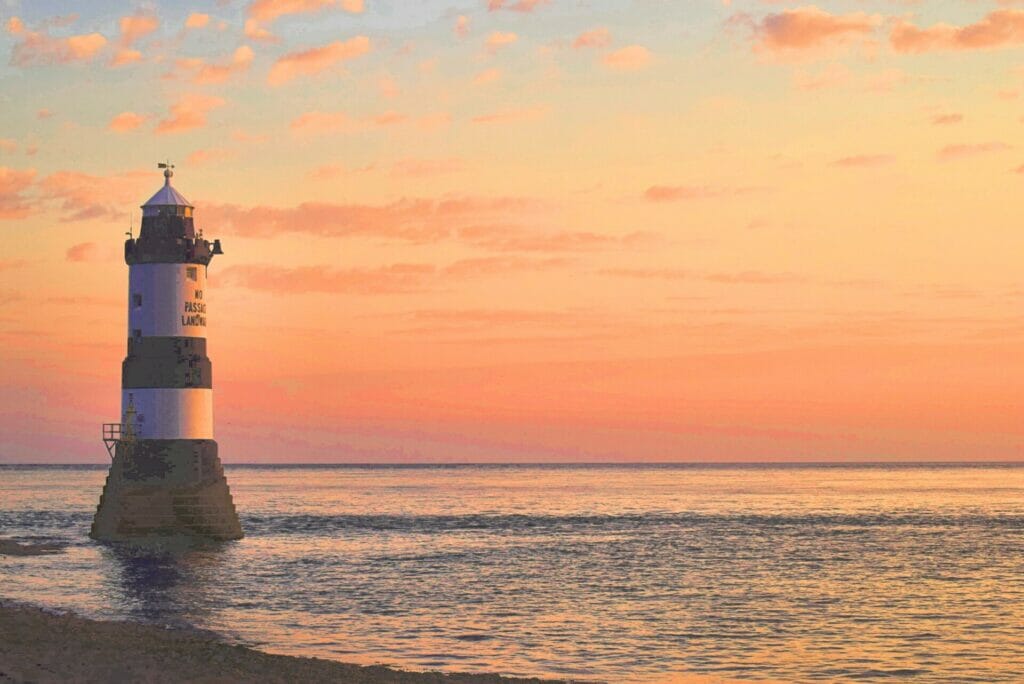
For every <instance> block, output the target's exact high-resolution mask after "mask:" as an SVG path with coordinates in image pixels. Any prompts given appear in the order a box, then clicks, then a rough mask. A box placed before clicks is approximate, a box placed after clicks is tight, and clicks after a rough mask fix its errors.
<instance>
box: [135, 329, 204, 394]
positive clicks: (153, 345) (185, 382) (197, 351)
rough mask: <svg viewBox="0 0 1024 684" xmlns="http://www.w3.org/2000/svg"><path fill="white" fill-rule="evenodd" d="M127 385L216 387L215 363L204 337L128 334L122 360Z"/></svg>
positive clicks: (157, 387)
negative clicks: (211, 361)
mask: <svg viewBox="0 0 1024 684" xmlns="http://www.w3.org/2000/svg"><path fill="white" fill-rule="evenodd" d="M121 387H122V388H124V389H144V388H155V389H184V388H189V387H194V388H200V389H212V388H213V365H212V364H211V363H210V359H209V358H207V356H206V338H203V337H134V338H128V356H127V357H125V360H124V362H123V363H122V364H121Z"/></svg>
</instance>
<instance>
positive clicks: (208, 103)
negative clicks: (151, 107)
mask: <svg viewBox="0 0 1024 684" xmlns="http://www.w3.org/2000/svg"><path fill="white" fill-rule="evenodd" d="M222 106H224V100H223V99H221V98H219V97H214V96H213V95H202V94H198V93H186V94H185V95H182V96H181V97H180V98H178V101H177V102H175V103H174V104H173V105H171V112H170V114H169V115H168V116H167V118H165V119H162V120H161V121H160V122H159V123H158V124H157V125H156V132H157V133H158V134H165V133H183V132H185V131H190V130H194V129H197V128H203V127H204V126H206V119H207V116H208V115H209V113H210V112H211V111H213V110H214V109H217V108H218V107H222Z"/></svg>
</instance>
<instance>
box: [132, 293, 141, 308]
mask: <svg viewBox="0 0 1024 684" xmlns="http://www.w3.org/2000/svg"><path fill="white" fill-rule="evenodd" d="M132 305H133V306H135V307H136V308H137V307H140V306H142V295H140V294H139V293H138V292H136V293H135V294H133V295H132Z"/></svg>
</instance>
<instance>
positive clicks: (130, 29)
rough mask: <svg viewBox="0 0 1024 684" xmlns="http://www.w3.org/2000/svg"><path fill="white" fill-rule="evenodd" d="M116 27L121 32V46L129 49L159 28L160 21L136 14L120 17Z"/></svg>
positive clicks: (148, 15)
mask: <svg viewBox="0 0 1024 684" xmlns="http://www.w3.org/2000/svg"><path fill="white" fill-rule="evenodd" d="M117 26H118V29H119V30H120V31H121V41H120V42H121V45H123V46H124V47H130V46H132V45H134V44H135V43H136V41H138V40H139V39H140V38H144V37H145V36H148V35H149V34H150V33H153V32H154V31H156V30H157V28H159V26H160V20H159V19H157V18H156V17H155V16H153V15H150V14H136V15H132V16H128V17H121V19H120V20H119V21H118V22H117Z"/></svg>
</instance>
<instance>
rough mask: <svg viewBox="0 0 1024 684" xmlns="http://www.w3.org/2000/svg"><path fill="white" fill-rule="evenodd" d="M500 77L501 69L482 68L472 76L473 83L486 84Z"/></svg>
mask: <svg viewBox="0 0 1024 684" xmlns="http://www.w3.org/2000/svg"><path fill="white" fill-rule="evenodd" d="M500 79H501V69H484V70H483V71H481V72H480V73H478V74H477V75H476V76H474V77H473V85H487V84H488V83H494V82H496V81H498V80H500Z"/></svg>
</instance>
